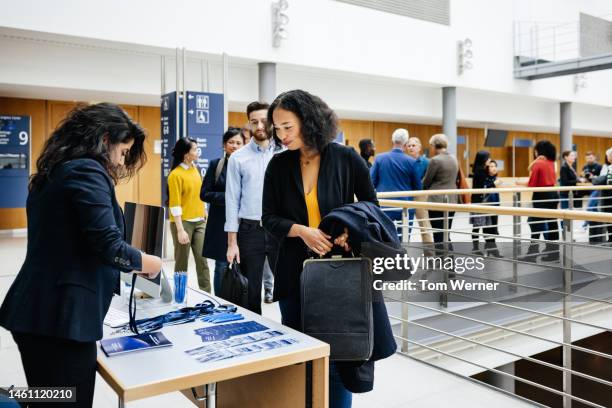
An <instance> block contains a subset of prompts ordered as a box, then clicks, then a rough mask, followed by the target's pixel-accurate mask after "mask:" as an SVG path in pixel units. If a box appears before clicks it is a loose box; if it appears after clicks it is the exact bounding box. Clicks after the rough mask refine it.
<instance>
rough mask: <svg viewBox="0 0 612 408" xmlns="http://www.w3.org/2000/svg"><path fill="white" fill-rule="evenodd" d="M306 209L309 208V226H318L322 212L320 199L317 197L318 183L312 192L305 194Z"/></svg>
mask: <svg viewBox="0 0 612 408" xmlns="http://www.w3.org/2000/svg"><path fill="white" fill-rule="evenodd" d="M304 198H305V201H306V209H307V210H308V226H309V227H310V228H318V227H319V224H320V223H321V212H320V211H319V199H318V198H317V184H316V183H315V185H314V186H313V187H312V190H310V193H308V194H306V195H305V197H304Z"/></svg>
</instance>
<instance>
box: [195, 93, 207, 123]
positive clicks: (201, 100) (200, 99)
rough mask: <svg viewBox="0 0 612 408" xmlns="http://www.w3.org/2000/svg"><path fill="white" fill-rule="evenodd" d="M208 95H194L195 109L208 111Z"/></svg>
mask: <svg viewBox="0 0 612 408" xmlns="http://www.w3.org/2000/svg"><path fill="white" fill-rule="evenodd" d="M209 106H210V105H209V103H208V95H196V109H206V110H208V109H209ZM206 123H208V122H206Z"/></svg>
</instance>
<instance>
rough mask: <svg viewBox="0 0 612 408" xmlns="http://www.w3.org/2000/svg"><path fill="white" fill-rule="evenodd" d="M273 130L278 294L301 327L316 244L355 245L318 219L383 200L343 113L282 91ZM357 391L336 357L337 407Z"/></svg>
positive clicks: (268, 192)
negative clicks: (303, 291)
mask: <svg viewBox="0 0 612 408" xmlns="http://www.w3.org/2000/svg"><path fill="white" fill-rule="evenodd" d="M268 123H269V124H270V125H272V128H273V136H274V138H275V140H276V141H277V143H281V144H282V145H283V146H285V147H286V148H287V150H286V151H284V152H282V153H279V154H277V155H276V156H274V157H273V158H272V160H271V161H270V163H269V164H268V167H267V169H266V175H265V179H264V191H263V216H262V221H263V225H264V228H265V229H266V230H268V231H269V232H270V233H271V234H272V235H273V236H274V237H276V239H277V240H278V242H279V245H280V249H279V253H278V260H277V262H276V267H275V269H274V271H275V275H274V276H275V285H274V297H275V299H276V300H279V304H280V311H281V316H282V323H283V324H284V325H287V326H289V327H292V328H294V329H297V330H300V329H301V319H300V315H301V311H300V290H299V288H300V274H301V272H302V264H303V262H304V260H306V259H307V258H308V256H309V255H308V250H311V251H312V252H314V253H316V254H317V255H325V254H326V253H328V252H329V251H330V250H331V249H332V247H333V246H334V245H338V246H340V247H343V248H344V249H345V250H348V249H350V248H349V246H348V243H347V241H348V233H347V232H346V231H345V233H343V234H341V235H340V236H338V237H337V238H336V239H333V240H332V237H330V236H329V235H327V234H325V233H324V232H323V231H321V230H320V229H319V228H318V226H319V223H320V221H321V218H322V217H324V216H325V215H327V214H328V213H329V212H330V211H331V210H333V209H335V208H338V207H341V206H343V205H345V204H349V203H352V202H354V197H355V196H357V199H358V200H360V201H370V202H373V203H376V204H378V201H377V199H376V192H375V191H374V187H373V185H372V181H371V180H370V173H369V171H368V168H367V166H366V164H365V162H364V161H363V159H362V158H361V157H360V156H359V155H358V154H357V152H355V150H353V149H351V148H349V147H346V146H342V145H340V144H338V143H334V142H333V140H334V138H335V137H336V133H337V118H336V115H335V113H334V112H333V111H332V110H331V109H330V108H329V107H328V106H327V104H326V103H325V102H323V101H322V100H321V99H320V98H319V97H317V96H314V95H311V94H310V93H308V92H305V91H302V90H294V91H289V92H285V93H282V94H280V95H279V96H278V97H277V98H276V100H275V101H274V102H273V103H272V105H271V106H270V109H269V110H268ZM351 400H352V394H351V392H350V391H348V390H347V388H346V386H345V385H344V383H343V381H342V379H341V377H340V373H339V371H338V369H337V366H336V364H335V363H333V362H332V363H331V364H330V403H329V406H330V407H350V406H351Z"/></svg>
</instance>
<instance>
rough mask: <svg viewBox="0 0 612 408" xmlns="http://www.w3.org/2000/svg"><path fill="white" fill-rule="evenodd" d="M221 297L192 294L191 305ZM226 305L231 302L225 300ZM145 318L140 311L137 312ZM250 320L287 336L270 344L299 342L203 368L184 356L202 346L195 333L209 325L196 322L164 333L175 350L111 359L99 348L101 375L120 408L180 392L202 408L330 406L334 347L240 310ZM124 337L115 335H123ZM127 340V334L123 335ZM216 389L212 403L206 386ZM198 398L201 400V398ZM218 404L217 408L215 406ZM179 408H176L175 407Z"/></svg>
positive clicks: (119, 304) (118, 304)
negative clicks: (329, 386)
mask: <svg viewBox="0 0 612 408" xmlns="http://www.w3.org/2000/svg"><path fill="white" fill-rule="evenodd" d="M207 298H212V299H214V300H215V301H216V300H217V298H215V297H212V296H210V295H208V294H205V293H203V292H200V291H197V290H193V289H190V290H189V293H188V301H189V304H190V305H191V304H196V303H198V302H200V301H202V300H204V299H207ZM221 303H227V302H225V301H223V300H221ZM112 307H115V308H117V309H120V310H125V311H127V306H126V305H125V301H124V299H122V298H120V297H115V299H113V305H112ZM171 309H172V306H165V307H160V308H151V309H146V310H145V312H144V313H143V314H139V315H138V316H137V317H144V315H145V314H149V315H158V314H161V313H165V312H166V311H168V310H171ZM138 313H140V311H139V312H138ZM238 313H241V314H242V315H243V316H244V317H245V319H244V320H242V321H249V320H253V321H256V322H258V323H261V324H263V325H264V326H266V327H268V328H269V329H272V330H279V331H282V332H283V333H285V335H283V336H282V337H276V338H274V339H271V340H278V339H284V338H292V339H295V340H297V341H298V343H296V344H292V345H289V346H286V347H282V348H278V349H274V350H267V351H260V352H257V353H252V354H248V355H244V356H240V357H235V358H231V359H227V360H221V361H215V362H207V363H200V362H198V361H197V360H196V359H195V358H194V357H192V356H190V355H188V354H187V353H185V351H186V350H189V349H192V348H195V347H199V346H203V345H205V344H207V343H203V342H202V340H201V338H200V336H198V335H196V334H195V333H194V330H195V329H198V328H202V327H205V326H209V325H210V323H204V322H202V321H200V320H196V321H195V322H193V323H187V324H182V325H177V326H168V327H164V328H163V329H162V330H161V331H162V332H163V334H164V335H165V336H166V337H167V338H168V340H170V341H171V342H172V343H173V346H171V347H165V348H159V349H154V350H147V351H142V352H133V353H128V354H124V355H118V356H113V357H110V358H109V357H106V355H105V354H104V353H103V352H102V350H100V348H99V346H98V372H99V373H100V375H101V376H102V378H104V380H105V381H106V382H107V383H108V384H109V385H110V386H111V388H112V389H113V390H114V391H115V392H116V393H117V396H118V397H119V407H123V406H125V404H126V403H128V402H130V401H135V400H139V399H143V398H148V397H153V396H156V395H161V394H165V393H170V392H176V391H180V392H182V393H183V394H184V395H185V396H186V397H187V398H188V399H189V400H190V401H191V404H189V403H187V402H186V405H187V406H194V405H195V406H199V407H212V406H216V407H220V408H228V407H266V408H268V407H271V408H276V407H278V408H281V407H282V408H287V407H292V408H293V407H306V406H312V407H318V408H323V407H327V406H328V370H329V368H328V357H329V345H328V344H327V343H323V342H321V341H319V340H316V339H314V338H312V337H309V336H307V335H305V334H303V333H300V332H298V331H295V330H292V329H290V328H288V327H285V326H282V325H281V324H279V323H276V322H274V321H271V320H269V319H265V318H263V317H261V316H259V315H257V314H254V313H251V312H250V311H248V310H245V309H242V308H238ZM104 330H105V332H104V338H109V337H112V336H113V335H111V333H112V332H113V331H115V329H111V328H109V327H107V326H104ZM119 335H121V334H116V335H115V336H119ZM124 335H125V334H124ZM206 384H211V385H215V386H211V387H209V390H210V389H216V392H215V394H214V395H213V396H212V397H211V398H208V405H207V401H206V400H204V399H202V400H198V399H200V397H201V396H202V395H204V391H203V389H204V386H205V385H206ZM196 396H197V397H196ZM212 401H214V403H213V404H211V402H212ZM173 408H174V407H173Z"/></svg>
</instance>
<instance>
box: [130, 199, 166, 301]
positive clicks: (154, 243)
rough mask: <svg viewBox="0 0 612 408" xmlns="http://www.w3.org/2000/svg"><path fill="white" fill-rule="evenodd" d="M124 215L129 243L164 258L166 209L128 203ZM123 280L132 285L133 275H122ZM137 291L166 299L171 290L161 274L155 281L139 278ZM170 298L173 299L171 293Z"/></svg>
mask: <svg viewBox="0 0 612 408" xmlns="http://www.w3.org/2000/svg"><path fill="white" fill-rule="evenodd" d="M124 215H125V234H126V237H127V242H128V243H129V244H130V245H132V246H133V247H134V248H137V249H139V250H141V251H143V252H145V253H147V254H150V255H155V256H159V257H160V258H163V249H164V221H165V218H166V216H165V209H164V208H163V207H156V206H152V205H145V204H137V203H130V202H126V203H125V210H124ZM121 279H122V280H123V281H125V282H127V283H130V284H131V283H132V274H130V273H121ZM136 289H139V290H141V291H143V292H144V293H146V294H147V295H149V296H152V297H156V298H157V297H160V296H161V297H162V298H166V297H168V296H164V294H165V293H164V292H166V291H167V289H169V286H168V284H167V281H166V279H165V277H164V276H163V273H160V274H159V275H157V277H156V278H155V279H148V278H143V277H142V276H138V278H137V279H136ZM169 298H170V299H172V294H171V293H170V295H169Z"/></svg>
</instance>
